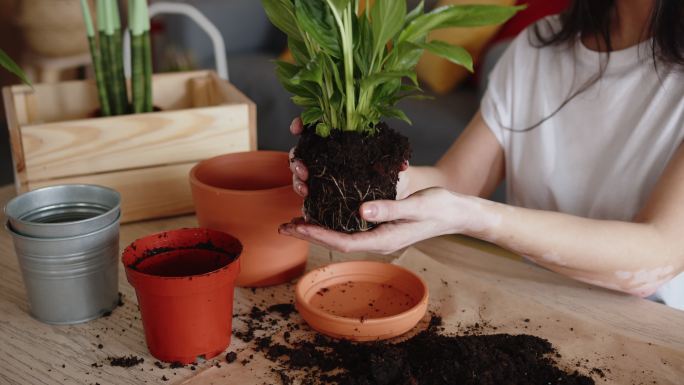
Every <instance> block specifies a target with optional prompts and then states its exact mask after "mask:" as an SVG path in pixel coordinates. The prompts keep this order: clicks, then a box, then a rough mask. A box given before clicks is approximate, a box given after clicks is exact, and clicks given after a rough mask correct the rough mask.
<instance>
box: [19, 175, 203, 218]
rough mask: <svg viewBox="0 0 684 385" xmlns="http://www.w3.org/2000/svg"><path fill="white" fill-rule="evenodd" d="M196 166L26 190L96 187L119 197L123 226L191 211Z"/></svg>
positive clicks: (90, 177)
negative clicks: (69, 186) (193, 170)
mask: <svg viewBox="0 0 684 385" xmlns="http://www.w3.org/2000/svg"><path fill="white" fill-rule="evenodd" d="M194 165H195V163H194V162H193V163H186V164H179V165H171V166H161V167H153V168H144V169H140V170H130V171H121V172H110V173H107V174H99V175H86V176H81V177H73V178H62V179H55V180H49V181H42V182H29V184H28V189H30V190H34V189H36V188H40V187H46V186H52V185H57V184H74V183H75V184H82V183H84V184H97V185H101V186H107V187H110V188H113V189H115V190H117V191H119V193H121V198H122V200H121V212H122V218H121V220H122V222H134V221H138V220H142V219H148V218H158V217H166V216H173V215H181V214H188V213H191V212H193V211H194V207H193V204H192V194H191V191H190V182H189V177H188V175H189V173H190V169H191V168H192V167H193V166H194Z"/></svg>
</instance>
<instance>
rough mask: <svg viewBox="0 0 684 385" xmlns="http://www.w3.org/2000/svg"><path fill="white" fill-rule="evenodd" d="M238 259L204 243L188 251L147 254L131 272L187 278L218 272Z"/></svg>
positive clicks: (164, 250) (169, 249) (158, 250)
mask: <svg viewBox="0 0 684 385" xmlns="http://www.w3.org/2000/svg"><path fill="white" fill-rule="evenodd" d="M235 258H237V255H236V254H233V253H228V252H226V251H225V250H223V249H221V248H219V247H217V246H215V245H214V244H212V243H211V242H203V243H198V244H196V245H193V246H189V247H176V248H173V247H159V248H156V249H150V250H146V251H145V252H144V253H143V256H142V258H140V259H138V260H137V261H135V263H133V264H132V265H130V268H131V269H133V270H136V271H140V272H141V273H145V274H150V275H156V276H160V277H187V276H192V275H201V274H207V273H210V272H212V271H216V270H219V269H221V268H223V267H226V266H228V265H229V264H230V263H232V262H233V261H234V260H235Z"/></svg>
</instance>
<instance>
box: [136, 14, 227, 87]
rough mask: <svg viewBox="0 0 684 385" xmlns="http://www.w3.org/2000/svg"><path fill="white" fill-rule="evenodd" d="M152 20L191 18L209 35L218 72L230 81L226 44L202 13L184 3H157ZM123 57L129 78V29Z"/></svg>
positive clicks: (151, 15) (151, 16)
mask: <svg viewBox="0 0 684 385" xmlns="http://www.w3.org/2000/svg"><path fill="white" fill-rule="evenodd" d="M149 12H150V19H151V18H153V17H155V16H157V15H160V14H176V15H185V16H187V17H189V18H191V19H192V20H193V21H194V22H195V23H197V25H198V26H199V27H200V28H202V29H203V30H204V32H206V33H207V35H209V38H210V39H211V43H212V45H213V46H214V57H215V59H216V72H218V75H219V76H220V77H221V78H222V79H225V80H228V62H227V60H226V44H225V42H224V41H223V36H222V35H221V32H220V31H219V30H218V28H216V26H215V25H214V24H213V23H212V22H211V21H210V20H209V19H207V17H206V16H204V15H203V14H202V12H200V11H198V10H197V8H195V7H193V6H192V5H189V4H183V3H169V2H163V1H162V2H155V3H153V4H151V5H150V8H149ZM123 50H124V52H123V55H124V73H125V74H126V77H127V78H130V77H131V37H130V35H129V33H128V29H126V31H125V32H124V40H123Z"/></svg>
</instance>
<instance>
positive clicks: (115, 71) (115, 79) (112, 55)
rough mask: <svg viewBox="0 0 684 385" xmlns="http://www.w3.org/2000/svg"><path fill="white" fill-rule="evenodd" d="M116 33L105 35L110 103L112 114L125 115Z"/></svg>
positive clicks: (120, 59)
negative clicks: (110, 92)
mask: <svg viewBox="0 0 684 385" xmlns="http://www.w3.org/2000/svg"><path fill="white" fill-rule="evenodd" d="M117 32H118V31H116V30H115V31H114V33H113V34H111V35H107V36H106V37H105V39H107V41H108V43H107V46H108V47H109V59H110V62H109V67H110V68H109V70H110V71H111V81H112V83H111V89H112V98H113V99H112V101H113V104H114V113H115V114H116V115H122V114H125V113H126V110H127V108H126V107H127V104H128V99H127V98H126V79H125V77H124V74H123V59H122V54H121V46H120V45H117V40H118V42H119V44H121V38H118V39H117V37H116V35H117Z"/></svg>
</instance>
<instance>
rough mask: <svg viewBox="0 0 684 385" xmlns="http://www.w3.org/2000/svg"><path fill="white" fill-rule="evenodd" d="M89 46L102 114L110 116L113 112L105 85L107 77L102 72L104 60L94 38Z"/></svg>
mask: <svg viewBox="0 0 684 385" xmlns="http://www.w3.org/2000/svg"><path fill="white" fill-rule="evenodd" d="M88 46H89V47H90V57H91V59H92V62H93V70H94V71H95V84H96V85H97V97H98V99H99V100H100V114H101V115H102V116H110V115H111V114H112V111H111V108H110V106H109V95H107V85H106V84H105V76H104V73H103V70H102V58H101V57H100V52H99V51H98V50H97V42H96V41H95V38H94V37H89V38H88Z"/></svg>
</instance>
